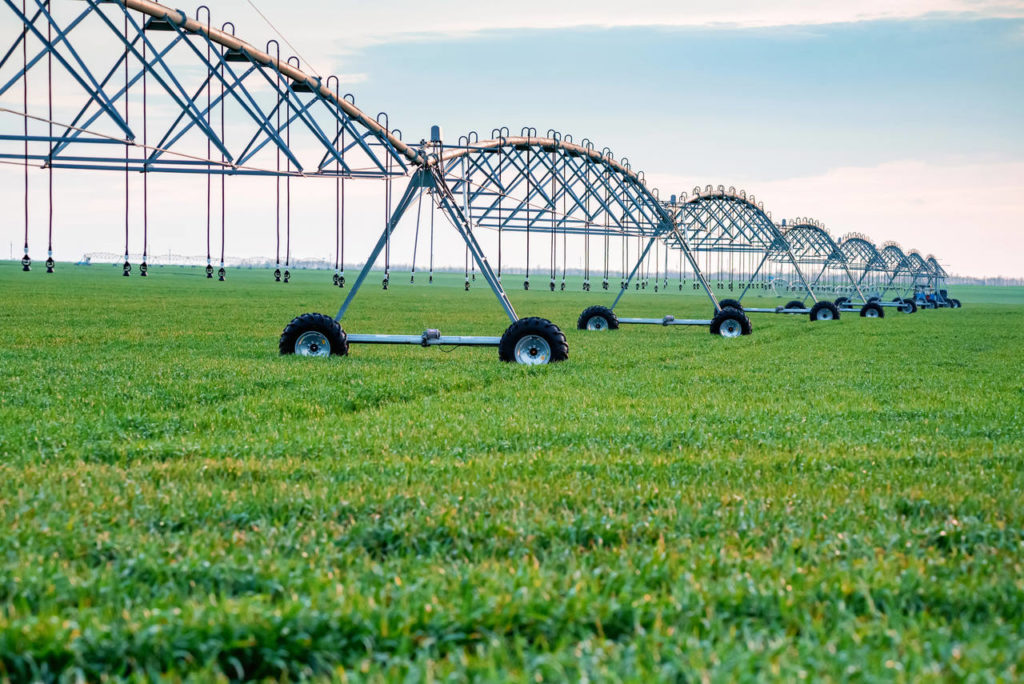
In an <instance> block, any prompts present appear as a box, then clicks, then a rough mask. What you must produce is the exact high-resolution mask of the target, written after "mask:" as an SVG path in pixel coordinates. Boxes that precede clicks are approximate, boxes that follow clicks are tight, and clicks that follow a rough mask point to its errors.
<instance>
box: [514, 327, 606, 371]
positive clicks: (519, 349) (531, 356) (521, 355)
mask: <svg viewBox="0 0 1024 684" xmlns="http://www.w3.org/2000/svg"><path fill="white" fill-rule="evenodd" d="M588 325H589V321H588ZM515 357H516V363H521V364H523V365H524V366H542V365H544V364H546V363H547V362H548V361H550V360H551V345H550V344H548V341H547V340H545V339H544V338H543V337H541V336H540V335H525V336H523V338H522V339H520V340H519V341H518V342H516V349H515Z"/></svg>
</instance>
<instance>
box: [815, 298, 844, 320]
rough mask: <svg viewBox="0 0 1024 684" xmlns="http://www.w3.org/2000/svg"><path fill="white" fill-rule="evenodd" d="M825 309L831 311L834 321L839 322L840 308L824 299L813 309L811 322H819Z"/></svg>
mask: <svg viewBox="0 0 1024 684" xmlns="http://www.w3.org/2000/svg"><path fill="white" fill-rule="evenodd" d="M825 309H828V310H829V311H831V312H832V320H834V321H838V320H839V307H838V306H836V305H835V304H833V303H832V302H830V301H828V300H824V299H823V300H822V301H820V302H818V303H817V304H815V305H814V306H812V307H811V320H812V321H817V320H818V316H820V315H821V312H822V311H823V310H825Z"/></svg>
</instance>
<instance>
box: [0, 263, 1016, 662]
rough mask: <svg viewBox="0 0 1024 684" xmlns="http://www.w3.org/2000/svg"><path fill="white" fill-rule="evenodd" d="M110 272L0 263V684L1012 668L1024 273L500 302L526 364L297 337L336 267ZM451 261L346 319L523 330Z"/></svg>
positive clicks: (380, 324) (403, 329) (351, 326)
mask: <svg viewBox="0 0 1024 684" xmlns="http://www.w3.org/2000/svg"><path fill="white" fill-rule="evenodd" d="M118 273H119V271H118V270H117V269H115V268H112V267H108V266H102V267H101V266H93V267H89V268H85V267H77V268H76V267H72V266H70V265H63V264H61V265H59V272H58V273H57V274H55V275H50V276H48V275H46V274H44V273H43V272H42V269H38V270H35V271H33V272H32V273H29V274H23V273H21V272H20V270H19V269H18V267H17V266H16V265H14V264H10V263H4V264H2V265H0V292H2V295H0V298H2V306H0V337H2V339H3V345H2V347H0V371H2V376H3V388H2V391H0V524H2V526H3V528H2V533H0V681H2V680H4V679H5V678H10V679H12V680H24V679H41V680H53V679H58V678H60V677H65V678H68V679H74V678H75V677H76V676H83V677H85V678H86V679H89V680H98V679H100V678H101V676H103V675H110V676H114V677H137V678H139V679H143V678H147V679H148V678H151V677H154V676H158V675H170V676H171V677H177V676H197V677H199V678H201V679H206V678H209V677H226V678H230V679H234V678H253V677H272V678H281V677H286V678H289V679H297V678H302V677H307V676H317V677H320V676H322V677H325V678H336V679H348V680H351V681H358V680H363V679H368V680H380V679H387V680H393V679H406V678H408V679H409V680H412V681H421V680H426V679H437V680H441V679H454V680H463V679H473V678H476V679H487V680H508V679H513V680H522V681H526V680H531V681H541V680H563V679H572V680H581V679H589V680H595V679H596V680H609V679H611V680H616V679H624V680H632V681H651V680H652V679H658V680H670V681H678V680H691V679H693V680H698V679H711V680H728V679H753V678H766V679H784V680H793V679H798V678H812V679H819V678H829V679H836V680H847V679H851V680H861V679H866V680H877V679H884V680H893V679H895V680H914V681H919V680H950V679H953V680H959V679H978V680H1004V681H1012V680H1019V679H1020V678H1021V677H1024V506H1022V503H1021V492H1022V491H1024V427H1022V425H1024V351H1022V350H1024V289H1019V288H1018V289H1014V288H1003V289H999V288H992V289H983V288H968V287H960V288H957V287H951V288H950V290H951V293H953V294H954V296H957V297H959V298H960V299H961V300H962V301H963V302H964V305H965V306H964V308H963V309H960V310H938V311H922V312H919V313H917V314H914V315H897V314H896V313H892V312H891V313H889V315H887V316H886V318H885V319H884V320H866V319H861V318H859V317H857V316H854V315H844V316H843V318H842V320H840V321H837V322H830V323H817V324H811V323H809V322H808V321H807V319H806V317H784V316H772V315H761V316H758V315H756V314H752V316H751V317H752V320H753V322H754V334H753V335H751V336H749V337H743V338H738V339H732V340H727V339H722V338H719V337H713V336H711V335H709V334H708V333H707V330H706V329H703V328H670V329H666V328H662V327H660V326H634V327H629V328H625V329H623V330H620V331H617V332H607V333H584V332H578V331H576V330H575V320H576V317H577V316H578V314H579V312H580V311H581V310H582V309H583V308H584V307H585V306H587V305H589V304H607V303H610V296H609V295H608V294H607V293H604V292H592V293H589V294H588V293H582V292H579V291H578V286H577V285H576V284H575V283H574V285H573V288H572V289H573V290H574V291H572V292H566V293H556V294H553V293H550V292H546V291H531V292H528V293H524V292H522V291H521V290H515V291H513V293H512V301H513V303H514V304H515V305H516V307H517V309H518V310H519V313H520V315H539V316H544V317H547V318H550V319H552V320H553V321H555V322H556V323H558V324H559V325H560V326H562V328H563V329H564V330H565V331H566V335H567V337H568V340H569V345H570V358H569V361H568V362H567V363H563V364H557V365H552V366H546V367H540V368H526V367H521V366H516V365H511V364H502V363H499V362H498V361H497V353H496V351H495V350H494V349H491V348H483V349H465V348H463V349H454V350H441V349H427V350H424V349H420V348H418V347H368V346H356V345H353V347H352V353H351V355H350V356H349V357H347V358H331V359H328V360H324V359H304V358H297V357H280V356H279V355H278V353H277V338H278V336H279V335H280V333H281V329H282V328H283V327H284V325H285V324H286V323H287V322H288V321H289V320H290V319H291V318H292V317H294V316H296V315H298V314H300V313H304V312H307V311H322V312H325V313H330V314H333V313H334V312H336V311H337V307H338V305H339V304H340V301H341V296H342V294H343V292H342V291H340V290H338V289H336V288H332V287H330V286H329V284H328V282H329V277H330V275H329V274H328V273H324V272H299V273H297V274H296V275H295V277H294V280H293V282H292V283H290V284H288V285H283V284H274V283H272V282H270V281H271V276H270V275H269V274H268V273H267V272H237V271H232V272H231V273H230V274H229V276H228V281H227V282H225V283H218V282H216V281H207V280H206V279H205V278H203V277H201V275H200V273H199V271H198V270H192V269H170V268H168V269H153V271H152V273H153V277H151V278H148V279H145V280H144V279H141V278H138V277H132V278H130V279H127V278H121V277H119V275H118ZM418 279H419V277H418ZM439 280H441V281H443V282H439V283H437V284H435V285H434V286H433V287H427V286H426V285H420V284H417V285H416V286H415V287H409V286H408V285H407V284H405V281H406V278H405V277H404V276H397V275H396V276H395V283H396V285H395V287H394V288H393V289H392V290H391V291H389V292H386V293H385V292H382V291H381V290H380V288H379V285H376V284H375V286H374V287H370V288H367V289H366V291H365V292H364V293H363V294H362V295H361V297H360V298H359V299H357V300H356V304H355V305H354V306H353V308H352V310H351V312H350V315H349V316H348V317H347V318H346V321H345V328H346V329H347V330H349V331H350V332H377V333H380V332H395V333H419V332H421V331H422V330H423V329H424V328H427V327H437V328H440V329H441V330H442V332H444V333H446V334H485V335H497V334H500V332H501V331H502V330H504V328H505V327H506V326H507V324H508V321H507V319H504V318H503V314H502V313H501V311H500V309H499V308H498V307H497V305H496V304H495V303H494V301H493V298H492V297H491V295H490V293H489V291H487V290H486V288H485V287H484V285H483V283H482V281H478V283H477V285H476V286H475V287H474V289H473V291H471V292H470V293H465V292H463V291H462V289H461V286H460V282H461V277H457V276H445V277H443V278H441V279H439ZM512 280H513V282H518V281H519V280H520V278H519V277H516V278H514V279H512ZM374 282H375V283H376V280H375V281H374ZM538 282H542V281H538ZM766 301H767V302H768V303H770V304H771V305H773V306H774V305H777V304H778V303H779V301H778V300H776V299H771V300H766ZM667 313H671V314H674V315H676V316H677V317H682V316H699V317H707V316H708V315H709V313H710V311H709V306H708V303H707V300H706V299H702V298H700V297H697V296H694V295H692V294H688V295H687V296H680V295H679V294H678V292H676V293H659V294H653V293H641V294H637V293H630V294H629V295H628V296H627V298H626V299H624V301H623V304H622V305H621V315H651V316H661V315H663V314H667Z"/></svg>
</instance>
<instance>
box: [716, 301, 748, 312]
mask: <svg viewBox="0 0 1024 684" xmlns="http://www.w3.org/2000/svg"><path fill="white" fill-rule="evenodd" d="M718 305H719V306H720V307H722V308H723V309H724V308H726V307H730V308H732V309H736V310H737V311H743V305H742V304H740V303H739V301H738V300H735V299H719V300H718Z"/></svg>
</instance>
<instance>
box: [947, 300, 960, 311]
mask: <svg viewBox="0 0 1024 684" xmlns="http://www.w3.org/2000/svg"><path fill="white" fill-rule="evenodd" d="M949 301H950V302H951V303H952V304H953V308H954V309H961V308H963V304H961V303H960V300H959V299H950V300H949Z"/></svg>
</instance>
